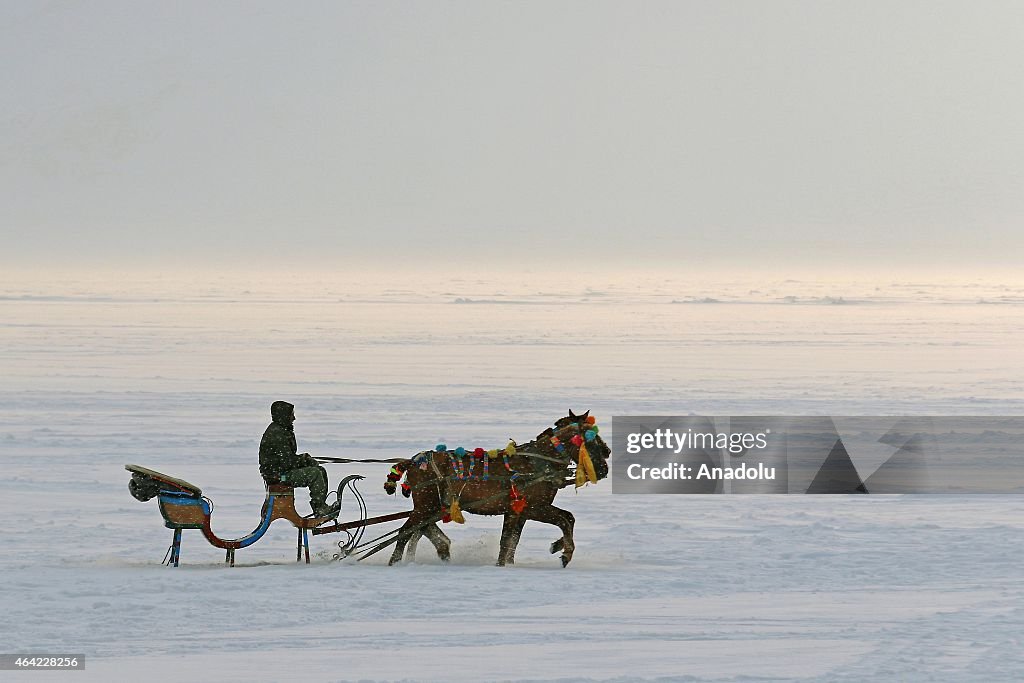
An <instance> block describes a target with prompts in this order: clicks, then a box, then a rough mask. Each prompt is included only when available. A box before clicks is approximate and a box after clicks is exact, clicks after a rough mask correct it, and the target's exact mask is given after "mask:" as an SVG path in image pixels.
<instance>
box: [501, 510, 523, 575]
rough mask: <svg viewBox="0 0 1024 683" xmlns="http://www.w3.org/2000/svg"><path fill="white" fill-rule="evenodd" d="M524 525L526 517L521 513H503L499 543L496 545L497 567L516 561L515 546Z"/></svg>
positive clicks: (517, 543)
mask: <svg viewBox="0 0 1024 683" xmlns="http://www.w3.org/2000/svg"><path fill="white" fill-rule="evenodd" d="M524 526H526V519H525V518H524V517H523V516H522V515H513V514H511V513H506V514H505V519H504V520H503V521H502V523H501V543H500V544H499V546H498V566H499V567H504V566H505V565H507V564H515V563H516V546H517V545H519V536H520V535H521V534H522V533H523V527H524Z"/></svg>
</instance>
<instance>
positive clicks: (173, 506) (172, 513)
mask: <svg viewBox="0 0 1024 683" xmlns="http://www.w3.org/2000/svg"><path fill="white" fill-rule="evenodd" d="M125 469H126V470H128V471H129V472H131V473H132V478H131V481H130V482H129V484H128V489H129V491H130V492H131V494H132V496H133V497H135V498H136V499H137V500H139V501H143V502H145V501H148V500H151V499H152V498H157V501H158V504H159V508H160V514H161V515H162V516H163V518H164V526H166V527H167V528H168V529H172V530H173V532H174V533H173V536H172V539H171V546H170V548H169V549H168V551H167V555H166V557H165V562H166V564H168V565H170V566H173V567H177V566H178V563H179V561H180V559H181V537H182V531H184V530H185V529H198V530H199V531H201V532H202V534H203V537H204V538H206V540H207V541H208V542H209V543H210V545H212V546H214V547H216V548H222V549H223V550H224V551H225V557H224V562H225V563H226V564H228V566H231V567H233V566H235V551H237V550H239V549H240V548H247V547H249V546H251V545H253V544H254V543H256V542H257V541H259V540H260V539H261V538H263V536H264V535H265V534H266V533H267V530H268V529H269V528H270V525H271V524H272V523H273V522H275V521H276V520H278V519H286V520H288V521H289V522H290V523H291V524H292V526H293V527H295V529H296V530H297V533H296V537H297V540H296V548H295V560H296V562H299V561H301V560H302V559H303V556H305V560H306V564H309V536H310V533H312V534H314V535H318V534H325V533H338V532H347V533H348V537H347V540H346V541H344V542H342V543H339V544H338V546H339V552H338V554H337V555H336V556H335V557H336V558H339V557H344V556H346V555H347V554H349V553H351V552H352V550H354V549H355V548H356V547H357V546H358V544H359V541H360V540H361V537H362V532H363V530H364V529H365V528H366V527H367V526H368V525H371V524H379V523H382V522H389V521H393V520H398V519H405V518H407V517H408V516H409V515H410V514H411V513H410V512H398V513H395V514H391V515H383V516H380V517H374V518H370V519H367V517H366V504H365V502H364V501H363V497H362V495H360V493H359V491H358V489H356V486H355V483H356V482H357V481H359V480H360V479H362V478H363V477H362V476H361V475H358V474H352V475H349V476H347V477H345V478H344V479H342V481H341V483H340V484H338V489H337V495H338V502H339V510H338V513H337V514H340V512H341V510H340V503H341V500H342V496H343V495H344V493H345V492H346V491H349V492H351V493H352V496H353V498H354V499H355V503H356V505H357V507H358V511H359V518H358V519H355V520H352V521H348V522H338V521H337V514H335V515H330V516H315V515H308V516H302V515H300V514H299V513H298V512H297V511H296V510H295V487H293V486H290V485H288V484H267V485H266V499H265V500H264V502H263V508H262V510H261V511H260V521H259V524H258V525H257V526H256V528H255V529H253V530H252V532H250V533H249V534H247V535H245V536H242V537H241V538H233V539H228V538H221V537H220V536H217V534H215V533H214V532H213V527H212V526H211V521H210V519H211V517H212V514H213V502H212V501H211V500H210V499H209V498H207V497H206V496H204V495H203V491H202V489H200V488H199V487H198V486H196V485H195V484H191V483H189V482H187V481H185V480H184V479H178V478H177V477H172V476H170V475H168V474H164V473H162V472H157V471H155V470H151V469H148V468H146V467H141V466H139V465H125Z"/></svg>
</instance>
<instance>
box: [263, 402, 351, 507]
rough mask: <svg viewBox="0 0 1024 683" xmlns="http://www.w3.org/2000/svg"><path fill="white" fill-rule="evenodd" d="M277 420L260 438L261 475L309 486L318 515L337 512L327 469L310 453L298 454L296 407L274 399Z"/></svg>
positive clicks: (272, 480)
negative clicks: (329, 498)
mask: <svg viewBox="0 0 1024 683" xmlns="http://www.w3.org/2000/svg"><path fill="white" fill-rule="evenodd" d="M270 416H271V418H273V422H271V423H270V426H269V427H267V431H265V432H263V439H262V440H261V441H260V474H262V475H263V479H264V480H265V481H266V482H267V483H268V484H289V485H291V486H295V487H301V488H305V487H307V486H308V487H309V504H310V506H311V507H312V508H313V514H314V515H316V516H317V517H328V516H330V515H332V514H335V513H336V512H337V507H338V506H337V504H335V505H328V504H327V502H326V501H327V470H325V469H324V468H323V467H322V466H321V465H319V464H318V463H317V461H316V460H314V459H313V457H312V456H311V455H310V454H309V453H296V450H297V448H296V445H295V430H294V428H293V427H292V424H293V423H294V422H295V406H293V405H292V404H291V403H287V402H285V401H274V403H273V404H272V405H271V406H270Z"/></svg>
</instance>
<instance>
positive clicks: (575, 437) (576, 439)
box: [571, 434, 583, 446]
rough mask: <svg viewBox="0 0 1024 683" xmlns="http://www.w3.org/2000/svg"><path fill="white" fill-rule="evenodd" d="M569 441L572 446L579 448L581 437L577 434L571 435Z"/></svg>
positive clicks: (581, 441)
mask: <svg viewBox="0 0 1024 683" xmlns="http://www.w3.org/2000/svg"><path fill="white" fill-rule="evenodd" d="M571 441H572V445H573V446H579V445H580V444H581V443H583V437H582V436H580V435H579V434H575V435H573V437H572V439H571Z"/></svg>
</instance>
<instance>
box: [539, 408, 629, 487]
mask: <svg viewBox="0 0 1024 683" xmlns="http://www.w3.org/2000/svg"><path fill="white" fill-rule="evenodd" d="M599 432H600V428H599V427H598V426H597V421H596V420H595V419H594V418H592V417H590V411H589V410H588V411H587V412H585V413H583V414H582V415H576V414H575V413H573V412H572V411H571V410H570V411H569V414H568V415H567V416H566V417H563V418H559V419H558V420H557V421H556V422H555V427H554V429H548V430H547V431H546V432H545V433H544V434H543V435H542V436H547V437H548V438H550V439H551V443H552V444H553V445H555V447H556V448H557V446H558V445H561V446H563V447H564V450H563V451H562V452H564V453H567V454H568V455H569V457H571V458H572V459H573V461H574V462H576V461H577V459H578V458H579V452H580V449H579V447H578V446H577V445H575V444H574V443H573V437H579V440H581V443H585V444H586V445H587V453H589V454H590V459H591V461H592V462H593V463H594V472H595V473H596V474H597V478H598V479H604V478H605V477H607V476H608V458H610V457H611V455H612V449H611V448H609V447H608V444H606V443H605V442H604V439H602V438H601V435H600V433H599Z"/></svg>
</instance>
